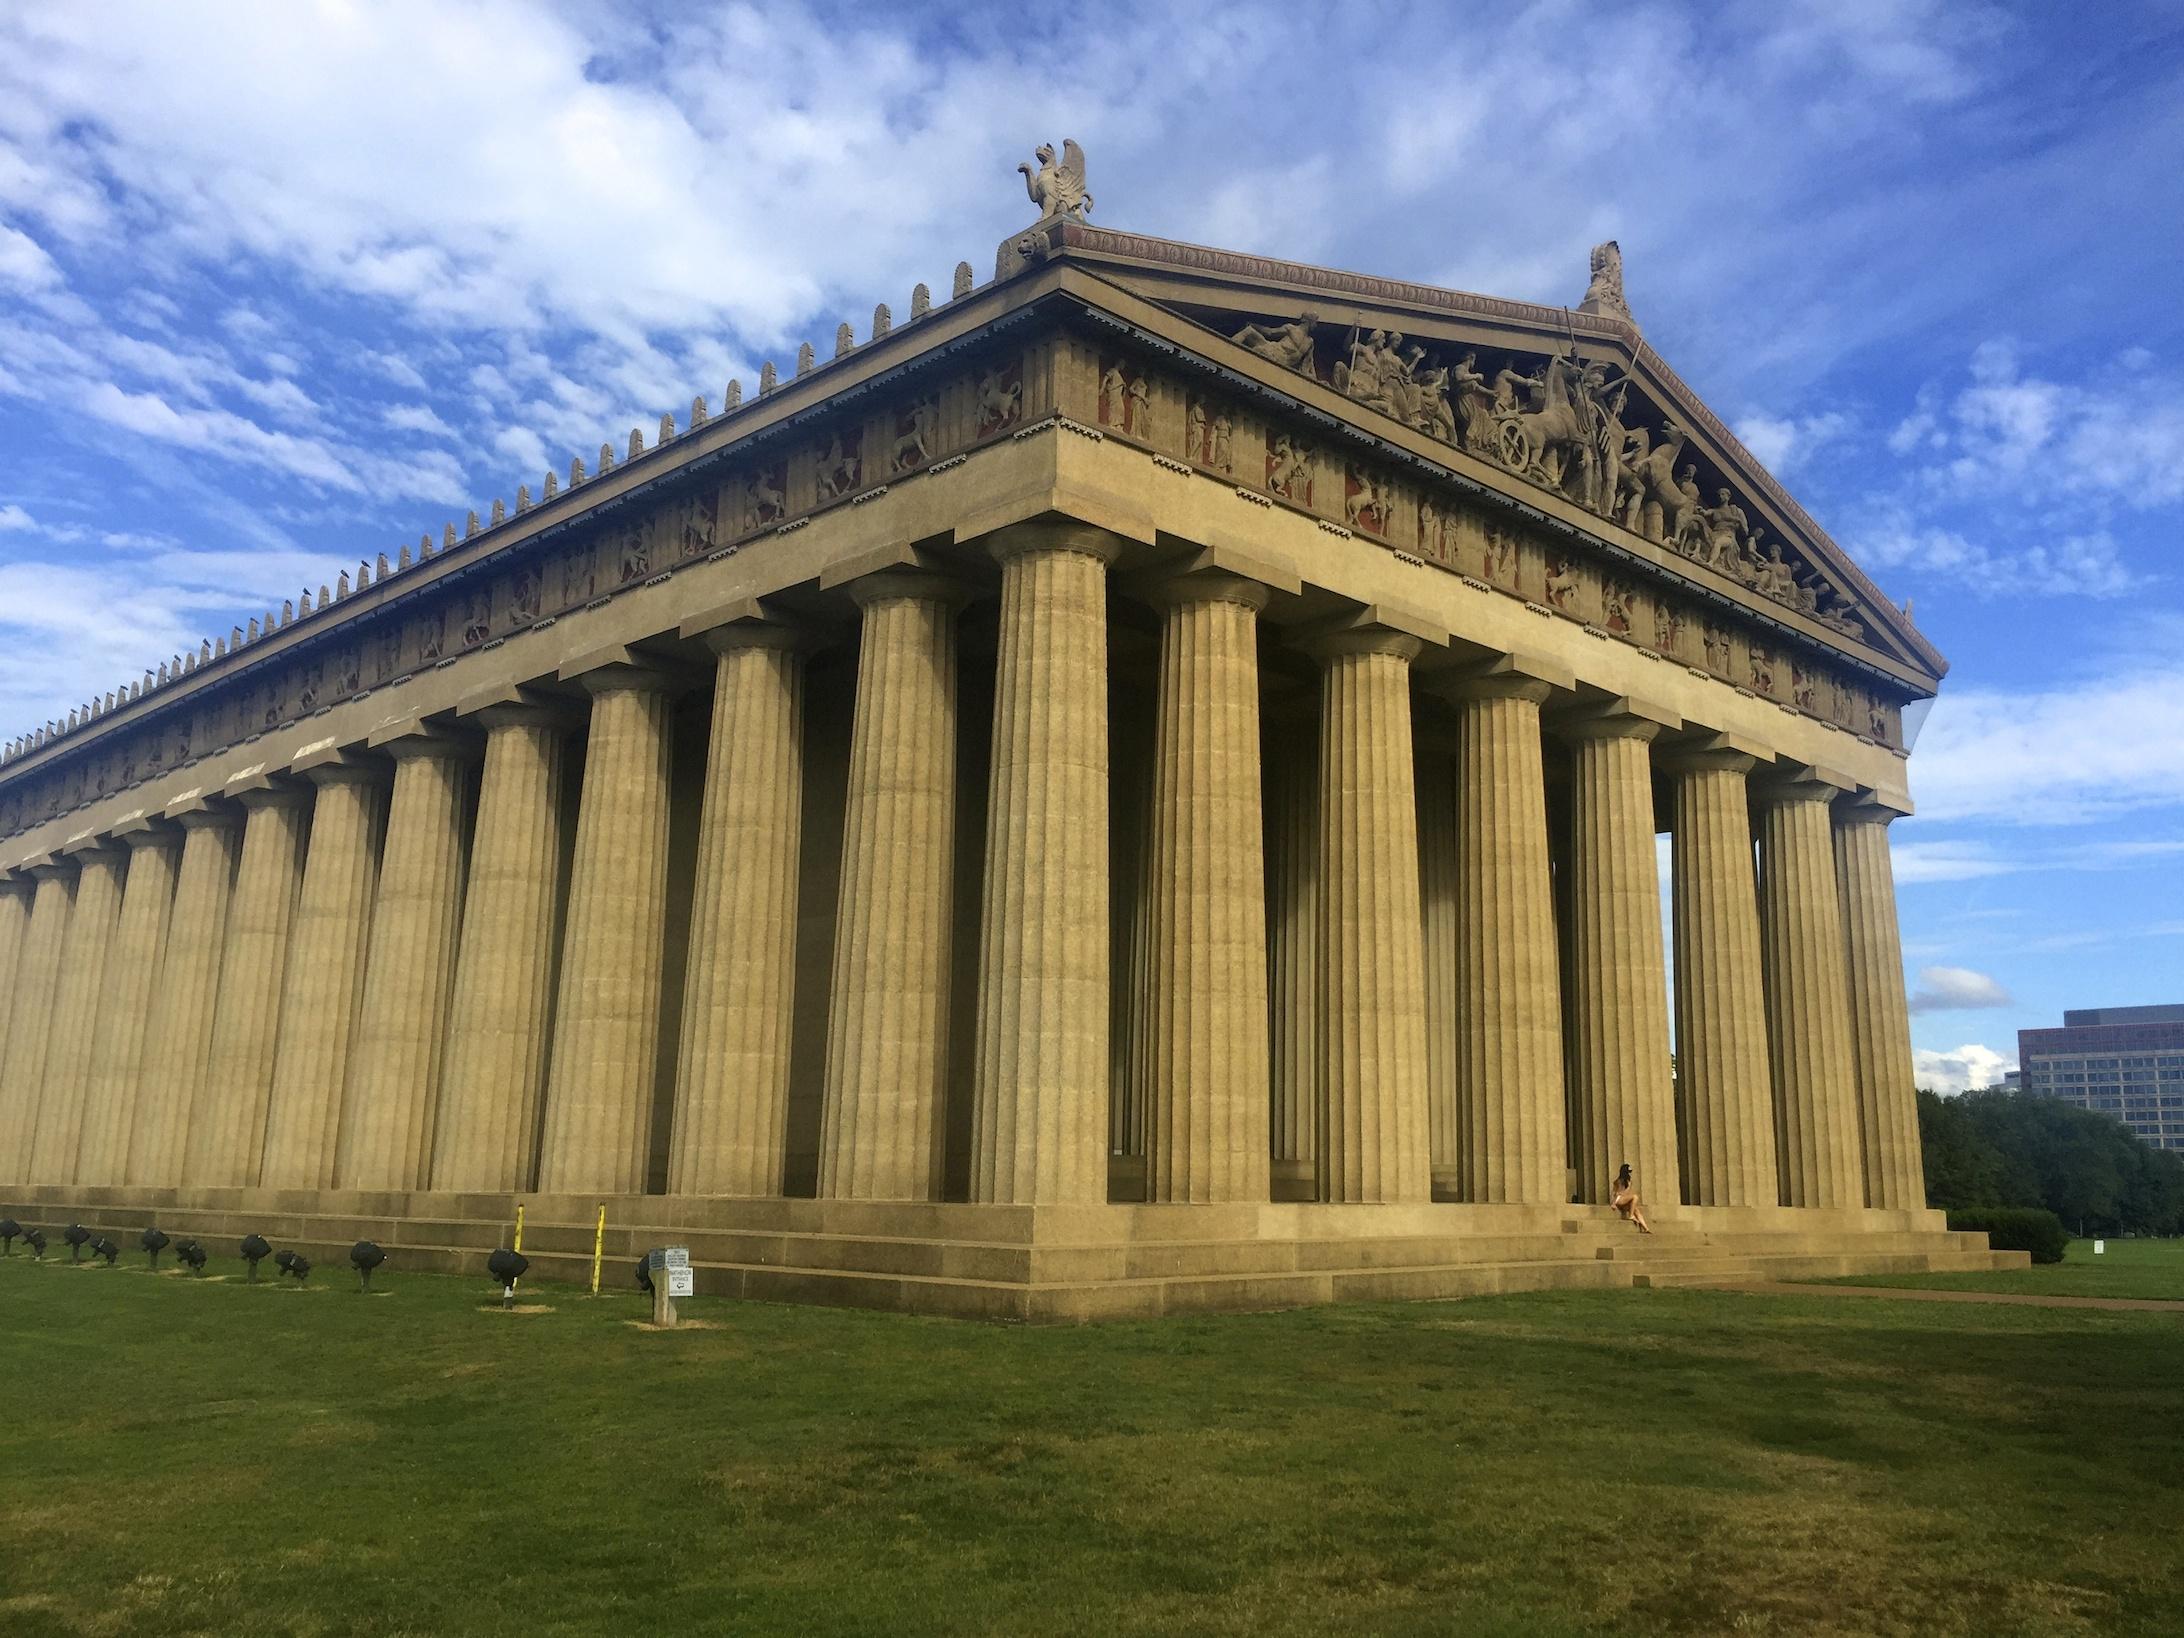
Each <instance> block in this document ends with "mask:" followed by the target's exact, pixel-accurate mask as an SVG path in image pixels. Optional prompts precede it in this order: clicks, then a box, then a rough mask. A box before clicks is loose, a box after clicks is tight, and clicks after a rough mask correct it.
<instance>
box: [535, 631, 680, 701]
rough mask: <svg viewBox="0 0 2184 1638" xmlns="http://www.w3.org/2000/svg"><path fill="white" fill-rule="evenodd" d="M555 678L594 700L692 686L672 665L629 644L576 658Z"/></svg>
mask: <svg viewBox="0 0 2184 1638" xmlns="http://www.w3.org/2000/svg"><path fill="white" fill-rule="evenodd" d="M556 675H557V676H558V677H559V678H560V680H561V681H563V682H573V683H575V684H576V685H577V686H578V687H579V688H581V689H583V690H584V692H585V693H587V694H589V695H591V697H592V698H593V699H597V698H599V696H600V695H602V694H627V693H678V692H680V691H681V690H682V689H683V688H685V687H687V686H688V684H689V679H688V678H686V677H685V676H684V675H683V673H682V671H681V670H680V669H678V668H677V667H676V666H675V665H674V664H673V662H671V661H669V660H666V659H664V658H662V657H660V656H658V655H654V654H649V653H647V652H646V651H645V650H643V649H641V648H632V647H630V646H629V645H628V644H626V643H610V644H609V645H607V646H606V647H605V648H595V649H592V650H591V651H589V652H588V653H584V654H578V655H574V656H572V657H571V658H569V659H567V660H565V661H563V662H562V664H561V669H560V670H559V671H558V672H557V673H556Z"/></svg>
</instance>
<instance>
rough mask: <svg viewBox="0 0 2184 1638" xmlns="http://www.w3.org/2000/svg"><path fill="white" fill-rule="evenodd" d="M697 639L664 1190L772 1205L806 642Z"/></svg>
mask: <svg viewBox="0 0 2184 1638" xmlns="http://www.w3.org/2000/svg"><path fill="white" fill-rule="evenodd" d="M705 640H706V644H707V646H708V647H710V648H711V649H712V651H713V654H714V664H713V727H712V737H711V740H710V742H709V744H708V746H707V751H706V764H705V801H704V807H703V809H702V812H701V816H700V819H699V822H698V869H697V885H696V892H695V903H694V904H693V906H692V913H691V921H690V963H689V967H688V970H687V973H686V976H685V979H684V993H683V1017H682V1052H681V1056H680V1058H679V1059H678V1061H677V1065H676V1085H675V1129H674V1138H673V1141H672V1142H671V1144H670V1146H669V1149H668V1190H669V1192H670V1193H673V1194H720V1195H774V1194H779V1193H780V1192H781V1189H782V1169H783V1166H784V1165H785V1163H786V1161H787V1156H788V1118H789V1047H790V1042H791V1040H792V1038H793V1035H794V1030H795V1023H796V899H797V873H798V858H799V852H800V848H801V845H802V839H803V819H804V653H805V649H806V648H807V646H808V643H807V640H806V639H805V638H804V636H803V635H802V634H801V633H799V632H798V631H796V630H795V629H793V628H791V627H788V626H784V625H777V624H773V623H770V622H767V621H764V620H740V621H737V622H736V623H735V624H733V625H728V626H723V627H721V628H719V629H718V630H715V631H712V632H708V633H707V634H706V639H705Z"/></svg>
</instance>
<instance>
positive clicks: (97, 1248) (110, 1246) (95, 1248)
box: [91, 1234, 121, 1268]
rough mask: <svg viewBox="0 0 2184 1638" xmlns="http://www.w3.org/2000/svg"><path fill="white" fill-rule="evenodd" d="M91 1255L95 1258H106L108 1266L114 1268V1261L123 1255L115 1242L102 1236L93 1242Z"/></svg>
mask: <svg viewBox="0 0 2184 1638" xmlns="http://www.w3.org/2000/svg"><path fill="white" fill-rule="evenodd" d="M91 1254H92V1255H93V1256H95V1257H104V1258H105V1259H106V1266H107V1267H108V1268H112V1267H113V1266H114V1259H115V1258H116V1257H119V1256H120V1255H121V1247H119V1246H117V1245H115V1244H114V1242H113V1241H111V1240H109V1239H107V1238H106V1236H105V1235H103V1234H102V1235H100V1236H99V1237H98V1238H97V1239H96V1240H93V1241H92V1242H91Z"/></svg>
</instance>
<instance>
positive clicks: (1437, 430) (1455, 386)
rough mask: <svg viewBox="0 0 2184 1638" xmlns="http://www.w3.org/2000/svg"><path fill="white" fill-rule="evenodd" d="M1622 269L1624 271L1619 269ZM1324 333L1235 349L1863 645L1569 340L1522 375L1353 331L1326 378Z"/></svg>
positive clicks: (1470, 352) (1836, 607)
mask: <svg viewBox="0 0 2184 1638" xmlns="http://www.w3.org/2000/svg"><path fill="white" fill-rule="evenodd" d="M1604 248H1610V249H1612V247H1604ZM1614 266H1615V267H1616V268H1617V269H1618V270H1619V268H1620V259H1619V258H1617V259H1616V260H1615V262H1614ZM1595 270H1596V272H1598V271H1600V268H1599V266H1598V263H1597V261H1596V269H1595ZM1316 326H1317V320H1316V318H1315V316H1314V315H1313V314H1312V313H1309V312H1307V313H1304V314H1302V315H1300V316H1299V317H1297V318H1295V319H1291V320H1285V321H1273V322H1264V323H1252V324H1247V325H1245V326H1244V327H1243V328H1242V329H1240V330H1238V331H1236V332H1235V333H1234V334H1233V335H1232V336H1231V337H1230V339H1231V340H1232V341H1234V342H1236V343H1237V345H1239V346H1241V347H1245V348H1248V349H1249V350H1250V351H1252V352H1254V353H1256V354H1258V355H1259V356H1260V357H1262V358H1265V359H1269V360H1271V361H1272V362H1274V363H1276V364H1279V365H1281V366H1282V367H1283V368H1285V369H1292V370H1296V371H1298V372H1300V373H1302V374H1304V375H1308V376H1310V377H1312V379H1314V380H1322V379H1324V380H1325V381H1326V382H1327V384H1328V385H1330V386H1332V387H1333V388H1334V389H1335V391H1337V392H1339V393H1341V394H1342V395H1343V396H1344V397H1346V398H1348V399H1350V400H1351V401H1353V402H1354V403H1358V404H1362V405H1364V406H1365V407H1366V408H1368V409H1371V410H1376V411H1378V412H1379V413H1380V414H1382V415H1387V416H1392V417H1393V418H1394V419H1396V420H1398V421H1401V422H1402V423H1403V424H1404V425H1406V426H1409V427H1412V428H1414V429H1415V430H1417V431H1419V432H1422V433H1425V434H1426V435H1427V436H1429V437H1432V438H1436V439H1438V440H1440V441H1441V442H1442V443H1445V444H1452V445H1454V446H1456V447H1457V448H1459V449H1462V450H1464V451H1465V452H1466V453H1467V454H1471V455H1475V456H1477V457H1479V458H1480V459H1482V460H1488V461H1492V462H1494V463H1496V464H1497V465H1499V466H1501V467H1504V468H1506V469H1507V470H1508V471H1510V472H1513V473H1515V474H1516V475H1517V476H1519V477H1521V478H1523V479H1525V480H1526V481H1527V482H1530V483H1533V484H1536V485H1538V486H1539V487H1540V488H1542V489H1547V490H1551V491H1553V492H1554V493H1556V494H1558V495H1561V496H1563V497H1564V498H1565V499H1568V500H1570V501H1573V502H1575V503H1576V504H1577V505H1579V506H1582V507H1584V508H1586V509H1587V510H1588V511H1591V512H1594V513H1596V514H1598V515H1599V516H1601V517H1605V518H1608V519H1611V520H1613V521H1614V522H1616V523H1619V524H1621V525H1622V526H1623V527H1625V528H1627V529H1629V530H1630V531H1632V532H1633V533H1634V534H1640V535H1643V536H1645V537H1646V538H1647V539H1648V540H1651V541H1654V542H1656V543H1658V544H1660V545H1663V546H1667V547H1669V548H1670V549H1671V550H1673V551H1676V552H1679V553H1681V554H1682V555H1683V556H1685V557H1687V558H1690V559H1691V560H1692V561H1694V562H1698V563H1703V564H1705V565H1706V566H1707V567H1708V568H1711V569H1714V570H1717V571H1719V572H1720V573H1722V574H1725V575H1728V576H1729V577H1730V578H1732V579H1735V580H1738V581H1740V582H1742V583H1743V584H1744V585H1745V586H1747V587H1749V588H1751V589H1752V590H1753V591H1755V592H1757V593H1759V594H1760V595H1761V596H1763V597H1767V598H1771V599H1772V600H1773V601H1775V602H1778V603H1782V604H1785V605H1787V606H1788V607H1790V608H1794V609H1796V610H1798V611H1799V612H1801V613H1804V614H1808V615H1810V616H1812V617H1813V618H1814V619H1815V620H1817V621H1819V622H1820V623H1821V624H1822V625H1825V626H1827V627H1829V628H1830V629H1831V630H1834V631H1836V632H1839V633H1841V634H1843V635H1844V636H1848V637H1858V638H1862V637H1864V635H1865V626H1864V624H1863V622H1862V621H1860V620H1859V618H1858V617H1857V614H1856V612H1855V608H1854V605H1853V604H1852V603H1851V602H1850V601H1849V599H1848V598H1846V597H1844V596H1843V595H1842V593H1841V592H1839V591H1838V590H1837V589H1836V588H1835V587H1834V586H1833V585H1832V584H1830V583H1829V582H1828V581H1827V580H1826V579H1825V578H1823V577H1822V576H1821V575H1820V574H1819V573H1818V571H1817V570H1815V569H1814V568H1813V567H1812V566H1811V565H1810V564H1808V563H1805V562H1803V561H1801V560H1798V559H1793V558H1792V557H1790V556H1789V554H1788V551H1787V549H1786V547H1785V545H1784V543H1782V542H1780V541H1775V540H1770V539H1768V538H1767V537H1766V535H1765V534H1764V533H1763V532H1762V531H1761V530H1760V529H1759V528H1758V527H1757V526H1756V525H1754V524H1753V522H1752V521H1751V518H1750V515H1749V514H1748V513H1747V511H1746V510H1745V508H1744V507H1743V506H1742V505H1740V504H1739V503H1738V500H1737V497H1736V494H1735V492H1734V491H1733V490H1732V489H1731V488H1729V487H1728V486H1726V485H1717V486H1716V488H1715V491H1714V499H1713V504H1711V505H1709V504H1708V503H1707V499H1706V495H1705V492H1704V490H1703V489H1702V488H1701V485H1700V483H1699V468H1698V463H1697V461H1696V460H1695V459H1694V458H1692V452H1691V451H1690V450H1689V449H1688V444H1689V437H1690V435H1689V434H1688V433H1687V432H1686V431H1685V430H1684V429H1683V428H1682V427H1680V426H1678V425H1677V424H1676V423H1675V422H1673V421H1671V420H1669V419H1668V418H1667V417H1665V416H1664V415H1662V414H1660V413H1659V411H1657V410H1656V409H1654V408H1653V406H1652V405H1651V404H1650V403H1649V402H1648V401H1647V400H1646V399H1645V398H1644V397H1643V395H1642V394H1640V393H1638V392H1635V391H1634V390H1633V389H1634V387H1635V385H1636V383H1635V382H1634V381H1633V379H1632V378H1631V377H1630V376H1629V375H1628V374H1627V373H1626V372H1625V371H1624V370H1623V368H1622V366H1621V365H1619V364H1616V363H1614V362H1612V361H1603V360H1598V359H1588V358H1586V357H1585V356H1584V355H1583V354H1581V353H1580V352H1579V351H1578V348H1577V343H1576V341H1575V340H1574V338H1573V339H1572V340H1570V341H1568V342H1566V343H1564V344H1563V346H1562V347H1560V348H1559V349H1558V350H1556V351H1555V352H1553V353H1550V354H1548V355H1547V356H1546V357H1545V358H1543V359H1540V360H1539V361H1538V362H1537V363H1536V364H1534V365H1533V366H1532V367H1531V368H1529V369H1527V368H1526V367H1525V365H1526V363H1527V362H1528V360H1526V359H1524V358H1522V357H1519V356H1515V355H1511V356H1509V357H1507V358H1506V359H1504V360H1500V361H1497V362H1495V363H1493V364H1491V365H1489V364H1486V363H1482V362H1481V360H1480V350H1479V349H1476V348H1470V349H1466V350H1465V351H1464V352H1463V353H1461V354H1460V355H1458V356H1456V357H1455V358H1453V359H1451V358H1448V357H1446V356H1438V357H1437V356H1435V355H1434V354H1433V353H1432V352H1431V351H1429V349H1427V348H1426V347H1424V346H1422V345H1420V344H1419V343H1417V342H1412V341H1407V340H1406V339H1405V338H1404V337H1403V335H1402V334H1401V333H1400V332H1398V331H1395V330H1389V329H1372V330H1366V329H1364V328H1362V327H1361V326H1353V327H1352V328H1351V330H1350V332H1349V334H1348V336H1347V337H1346V338H1345V339H1344V341H1343V343H1342V345H1341V346H1340V347H1339V348H1338V349H1335V350H1334V352H1335V354H1336V356H1335V361H1334V362H1333V364H1332V365H1331V366H1330V368H1329V369H1328V371H1327V374H1326V376H1325V377H1324V378H1323V377H1322V376H1321V374H1320V371H1319V368H1318V364H1317V359H1318V357H1319V354H1320V351H1321V347H1320V340H1321V338H1320V337H1319V335H1318V332H1317V328H1316ZM1490 370H1491V373H1489V371H1490Z"/></svg>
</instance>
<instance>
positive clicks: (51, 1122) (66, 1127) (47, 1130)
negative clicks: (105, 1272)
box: [30, 843, 128, 1183]
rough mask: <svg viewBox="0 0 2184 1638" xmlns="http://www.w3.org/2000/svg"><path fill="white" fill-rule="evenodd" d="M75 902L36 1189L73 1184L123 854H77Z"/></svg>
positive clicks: (105, 850) (41, 1119) (58, 994)
mask: <svg viewBox="0 0 2184 1638" xmlns="http://www.w3.org/2000/svg"><path fill="white" fill-rule="evenodd" d="M75 859H76V866H77V874H76V901H75V904H74V905H73V907H71V909H70V910H69V914H68V938H67V941H66V943H65V944H64V946H63V948H62V952H61V972H60V978H59V981H58V982H57V983H56V984H55V986H54V991H53V1033H52V1039H51V1040H50V1041H49V1042H48V1043H47V1046H46V1065H45V1090H44V1092H43V1093H42V1094H41V1096H40V1097H39V1100H38V1124H37V1130H36V1133H35V1135H34V1136H33V1138H32V1141H31V1146H30V1178H31V1181H32V1182H34V1183H73V1182H75V1181H76V1180H77V1178H76V1160H77V1154H78V1151H79V1150H80V1149H81V1147H82V1144H83V1117H84V1108H85V1103H86V1100H87V1098H88V1097H89V1094H90V1090H91V1054H92V1051H93V1049H94V1047H95V1046H96V1045H97V1037H98V1029H99V1001H100V997H101V995H102V993H103V991H104V987H105V982H106V976H107V974H106V962H107V957H108V955H109V954H110V953H111V951H112V949H113V943H114V924H115V923H116V922H117V921H119V920H120V919H121V885H122V876H123V872H124V870H125V869H126V867H127V864H128V855H127V854H126V853H125V852H124V851H123V850H122V849H121V848H119V847H115V846H113V845H112V844H110V843H103V844H101V845H98V846H95V847H88V848H85V849H83V850H82V851H81V852H79V853H77V854H76V855H75Z"/></svg>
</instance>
